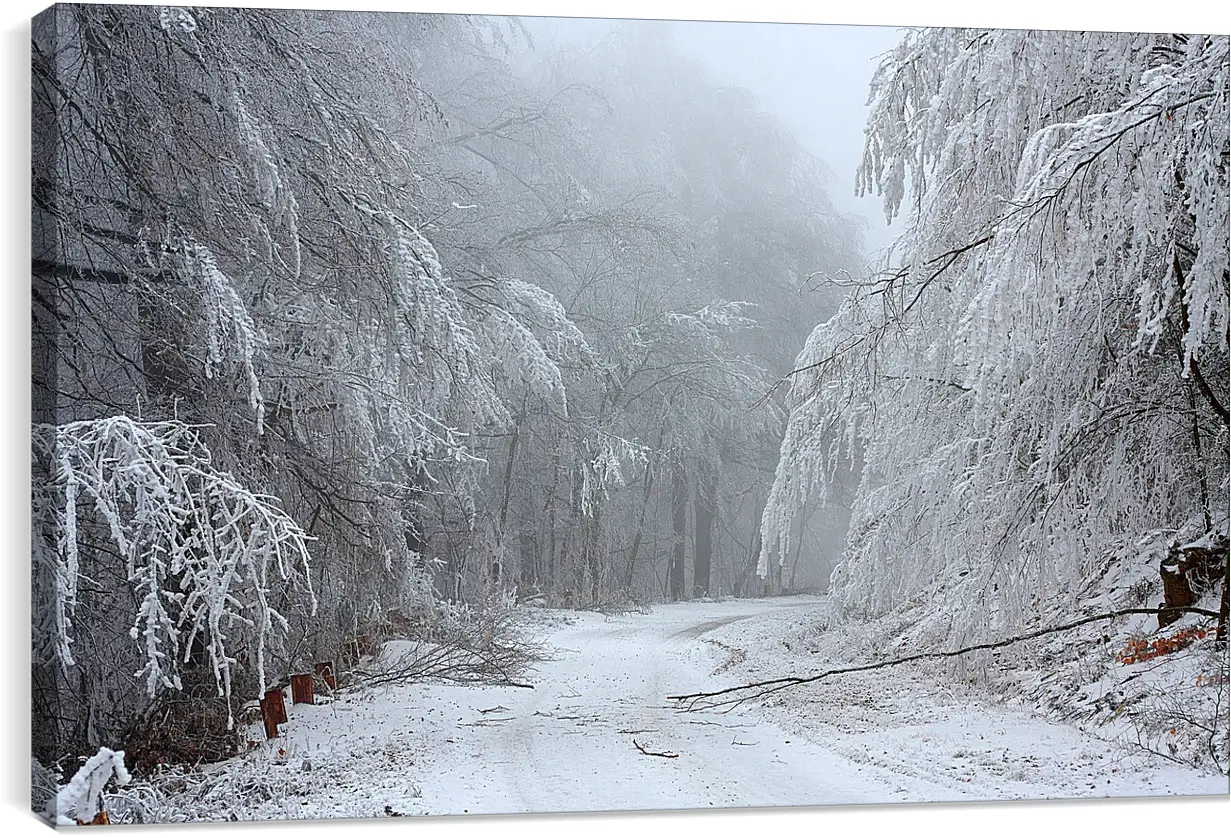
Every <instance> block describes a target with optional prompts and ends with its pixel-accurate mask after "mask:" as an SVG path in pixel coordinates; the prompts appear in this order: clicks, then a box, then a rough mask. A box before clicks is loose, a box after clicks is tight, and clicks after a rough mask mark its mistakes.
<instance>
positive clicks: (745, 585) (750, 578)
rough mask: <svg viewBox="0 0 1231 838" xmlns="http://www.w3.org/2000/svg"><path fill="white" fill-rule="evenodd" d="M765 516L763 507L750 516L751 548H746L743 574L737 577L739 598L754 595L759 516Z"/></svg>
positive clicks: (758, 554)
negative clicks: (751, 528)
mask: <svg viewBox="0 0 1231 838" xmlns="http://www.w3.org/2000/svg"><path fill="white" fill-rule="evenodd" d="M764 514H765V507H764V506H761V507H758V508H757V510H756V511H755V512H754V513H753V515H752V526H753V531H752V539H751V546H750V547H749V548H748V559H747V562H746V564H745V565H744V572H743V573H742V574H740V577H739V591H740V595H741V596H748V595H750V594H753V595H755V593H756V584H757V583H756V581H755V578H754V577H755V575H756V570H757V560H758V559H759V558H760V557H761V516H762V515H764Z"/></svg>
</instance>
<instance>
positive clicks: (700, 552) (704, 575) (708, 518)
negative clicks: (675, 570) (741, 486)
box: [692, 478, 717, 597]
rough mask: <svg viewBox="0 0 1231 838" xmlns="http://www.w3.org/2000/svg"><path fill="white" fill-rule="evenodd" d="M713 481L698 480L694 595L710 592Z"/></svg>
mask: <svg viewBox="0 0 1231 838" xmlns="http://www.w3.org/2000/svg"><path fill="white" fill-rule="evenodd" d="M714 506H715V504H714V485H713V481H712V480H709V479H706V478H702V479H699V480H698V481H697V495H696V500H695V501H694V502H693V510H694V518H695V520H696V523H695V527H696V536H695V538H696V555H694V556H693V560H692V595H693V596H694V597H703V596H709V594H710V565H711V563H712V562H711V559H712V558H713V555H714V518H715V517H716V515H717V513H716V510H715V508H714Z"/></svg>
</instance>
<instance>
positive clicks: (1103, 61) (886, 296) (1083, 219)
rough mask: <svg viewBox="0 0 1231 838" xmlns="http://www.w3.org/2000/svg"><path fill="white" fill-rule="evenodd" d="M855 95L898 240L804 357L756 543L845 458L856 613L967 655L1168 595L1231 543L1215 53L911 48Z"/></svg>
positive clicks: (1065, 44) (1038, 35)
mask: <svg viewBox="0 0 1231 838" xmlns="http://www.w3.org/2000/svg"><path fill="white" fill-rule="evenodd" d="M870 103H871V114H870V117H869V124H868V129H867V144H866V151H865V156H864V161H863V164H862V166H861V167H860V170H859V186H860V189H861V190H863V191H876V192H878V193H879V194H881V195H883V196H884V199H885V209H886V214H887V216H888V217H889V218H893V217H895V216H896V215H898V214H899V213H905V214H906V215H907V219H908V228H907V232H906V233H905V235H904V236H903V237H902V239H901V240H900V241H899V242H898V244H897V245H896V246H895V248H894V249H893V251H892V253H891V255H890V257H889V259H888V260H887V262H886V264H885V265H884V266H883V268H882V269H881V270H880V271H879V272H878V273H876V274H875V275H873V276H872V277H870V278H869V279H867V280H866V281H865V282H863V283H862V284H861V285H860V286H859V287H858V288H857V289H855V291H854V292H853V293H852V294H851V295H850V296H849V297H848V298H847V300H846V301H845V303H844V304H843V307H842V309H841V311H840V312H839V313H838V315H837V316H835V317H833V318H832V319H830V320H828V321H827V322H825V323H823V324H822V325H820V326H818V327H817V328H816V330H815V331H814V332H813V334H812V336H811V337H810V338H809V340H808V342H807V344H806V346H805V348H804V350H803V351H802V352H801V354H800V355H799V358H798V361H797V363H796V369H795V370H794V371H793V373H792V376H791V382H792V385H791V400H792V412H791V417H790V420H789V422H788V429H787V434H786V438H785V441H784V443H783V446H782V456H781V460H780V463H779V466H778V471H777V476H776V479H775V482H774V487H773V491H772V493H771V497H770V504H769V510H768V511H767V514H766V520H765V532H764V534H765V540H766V544H767V548H768V547H771V546H773V545H775V544H781V543H782V542H784V541H785V540H786V539H788V538H789V532H790V523H791V521H792V517H793V515H794V513H795V511H796V510H797V509H798V508H799V507H800V505H801V504H802V503H803V502H804V501H805V500H806V499H807V497H809V495H810V494H811V493H814V492H820V493H824V492H825V491H826V488H825V487H826V485H827V484H828V483H829V482H830V481H831V480H832V478H833V476H834V474H835V470H836V469H837V468H839V466H840V465H841V464H842V463H843V462H844V461H851V460H855V461H858V462H861V463H862V467H861V480H860V484H859V489H858V494H857V498H856V503H855V512H854V518H853V520H852V522H851V526H850V530H849V533H848V538H847V547H846V551H845V554H844V558H843V561H842V563H841V566H840V567H839V568H838V570H837V572H836V573H835V575H834V577H833V582H834V589H835V591H836V593H837V595H838V596H839V597H840V598H841V600H842V602H843V603H844V604H845V605H846V606H847V608H848V609H850V611H851V612H852V613H854V614H858V615H861V616H864V617H871V616H875V615H880V614H884V613H886V612H888V611H890V610H892V609H898V608H909V607H911V606H912V605H917V604H919V603H925V604H926V609H924V610H922V611H920V612H917V613H916V615H915V616H914V617H912V620H913V621H915V622H917V623H920V627H919V629H918V632H919V634H918V636H921V637H927V638H928V639H929V642H961V641H964V640H971V639H975V638H984V637H987V636H989V635H993V634H1000V633H1003V632H1004V631H1006V630H1010V629H1012V628H1013V627H1015V626H1018V625H1020V624H1021V623H1022V622H1024V621H1030V620H1034V619H1037V618H1038V617H1040V616H1044V615H1052V616H1054V615H1059V614H1071V613H1074V612H1076V611H1077V610H1078V609H1079V608H1080V607H1081V606H1082V605H1083V604H1092V603H1097V602H1100V601H1102V602H1104V604H1106V600H1101V599H1100V598H1101V597H1111V599H1112V600H1113V601H1117V602H1123V601H1124V598H1125V597H1126V596H1127V594H1126V591H1127V589H1129V588H1130V587H1131V586H1132V585H1133V583H1136V582H1140V581H1141V580H1148V579H1149V578H1150V577H1153V579H1154V580H1155V585H1157V564H1158V559H1159V555H1158V554H1157V552H1156V551H1154V552H1152V548H1151V546H1150V545H1151V544H1161V543H1165V542H1166V541H1169V540H1171V539H1173V538H1180V539H1186V538H1188V537H1189V536H1197V535H1200V534H1202V533H1204V532H1207V531H1210V530H1218V531H1222V532H1225V531H1226V528H1227V514H1228V513H1227V491H1228V483H1227V479H1228V467H1227V444H1228V435H1227V428H1228V420H1227V404H1228V378H1227V359H1228V355H1227V352H1228V331H1227V330H1228V321H1227V318H1228V273H1227V270H1228V269H1227V264H1228V237H1227V235H1228V234H1227V224H1228V209H1227V207H1228V203H1227V202H1228V140H1227V121H1228V39H1227V38H1225V37H1214V36H1197V35H1193V36H1184V35H1131V34H1119V33H1072V32H1028V31H1020V32H1019V31H983V30H979V31H973V30H924V31H918V32H914V33H912V34H910V35H908V36H907V37H906V39H905V40H904V41H903V42H902V44H901V45H900V46H899V47H898V48H897V49H895V50H894V51H893V52H891V53H890V54H889V55H888V56H887V57H886V58H885V60H884V62H883V63H882V65H881V66H880V69H879V70H878V71H877V73H876V76H875V78H874V80H873V83H872V91H871V96H870ZM769 559H770V551H769V550H768V549H767V550H766V553H765V555H764V556H763V557H762V564H761V568H760V570H761V572H762V573H765V572H766V571H767V570H768V561H769ZM1138 590H1140V587H1138Z"/></svg>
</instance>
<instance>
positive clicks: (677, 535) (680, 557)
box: [667, 465, 688, 602]
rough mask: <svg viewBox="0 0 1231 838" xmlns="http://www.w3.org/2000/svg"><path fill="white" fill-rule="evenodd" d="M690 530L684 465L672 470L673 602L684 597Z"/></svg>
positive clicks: (669, 581) (670, 589) (669, 593)
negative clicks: (688, 532)
mask: <svg viewBox="0 0 1231 838" xmlns="http://www.w3.org/2000/svg"><path fill="white" fill-rule="evenodd" d="M687 530H688V477H687V475H686V474H685V473H684V467H683V466H682V465H676V466H674V467H673V468H672V471H671V534H672V541H671V571H670V573H669V574H668V577H667V585H668V590H667V597H668V599H670V600H671V601H672V602H675V601H678V600H681V599H683V598H684V555H685V549H684V548H685V539H686V536H687Z"/></svg>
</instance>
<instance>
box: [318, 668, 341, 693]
mask: <svg viewBox="0 0 1231 838" xmlns="http://www.w3.org/2000/svg"><path fill="white" fill-rule="evenodd" d="M316 674H317V675H319V676H321V678H322V679H323V680H324V682H325V685H326V686H327V687H329V689H331V690H336V689H337V688H338V679H337V678H335V677H334V676H333V661H321V662H320V663H318V664H317V665H316Z"/></svg>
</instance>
